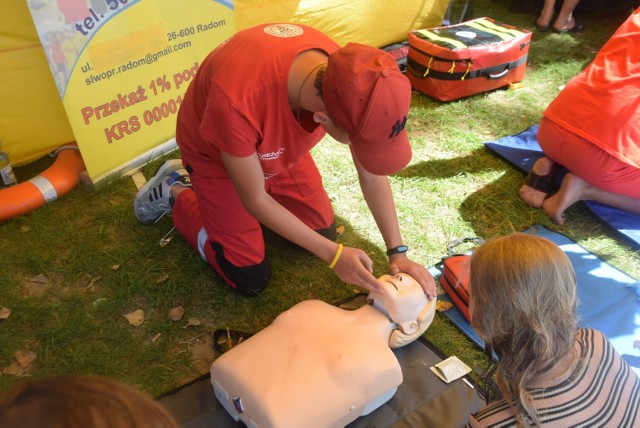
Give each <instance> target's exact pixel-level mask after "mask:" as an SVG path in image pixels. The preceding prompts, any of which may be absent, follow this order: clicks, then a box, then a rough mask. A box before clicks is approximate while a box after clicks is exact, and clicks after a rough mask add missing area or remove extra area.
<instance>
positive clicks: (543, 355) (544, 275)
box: [470, 233, 577, 424]
mask: <svg viewBox="0 0 640 428" xmlns="http://www.w3.org/2000/svg"><path fill="white" fill-rule="evenodd" d="M470 288H471V296H472V299H473V315H472V321H471V322H472V325H473V328H474V329H475V330H476V331H477V332H478V333H479V334H480V336H481V338H482V340H483V341H484V342H485V345H487V347H488V348H492V349H493V350H494V351H495V352H496V354H497V355H498V356H499V361H498V363H497V369H496V380H497V383H498V387H499V388H500V391H501V392H502V394H503V396H504V398H505V399H506V400H507V402H511V398H513V399H515V407H514V411H515V413H516V416H517V418H518V420H519V422H520V423H522V424H526V423H530V422H533V423H535V424H537V423H538V418H537V414H536V411H535V409H534V408H533V406H532V402H531V397H530V395H529V393H528V391H527V388H528V387H530V385H531V383H532V381H534V380H535V378H536V377H537V376H538V375H540V374H543V373H544V372H546V371H547V370H549V369H550V368H552V367H553V365H554V363H555V362H556V361H558V360H559V359H561V358H562V357H563V356H565V355H566V354H567V353H568V352H569V351H570V350H571V348H572V347H573V343H574V337H575V333H576V329H577V316H576V306H577V290H576V279H575V272H574V270H573V267H572V266H571V263H570V261H569V259H568V257H567V256H566V255H565V254H564V253H563V252H562V251H561V250H560V248H559V247H558V246H557V245H556V244H554V243H553V242H551V241H549V240H548V239H546V238H542V237H539V236H535V235H530V234H526V233H515V234H513V235H509V236H504V237H500V238H496V239H493V240H490V241H488V242H487V243H485V244H483V245H481V246H480V247H478V248H477V249H476V250H475V251H474V253H473V255H472V257H471V276H470ZM527 417H528V420H529V422H527Z"/></svg>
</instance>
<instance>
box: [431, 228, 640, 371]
mask: <svg viewBox="0 0 640 428" xmlns="http://www.w3.org/2000/svg"><path fill="white" fill-rule="evenodd" d="M525 232H527V233H531V234H534V235H539V236H543V237H545V238H547V239H550V240H551V241H553V242H555V243H556V244H558V246H559V247H560V248H561V249H562V251H564V252H565V254H566V255H567V256H568V257H569V260H570V261H571V264H572V265H573V268H574V270H575V271H576V277H577V282H578V299H579V303H578V317H579V324H580V326H581V327H588V328H593V329H596V330H600V331H601V332H603V333H604V334H605V335H606V336H607V337H608V338H609V340H610V341H611V343H612V344H613V347H614V348H615V349H616V350H617V351H618V353H619V354H620V355H622V356H623V358H624V359H625V360H626V361H627V362H628V363H629V365H631V366H632V367H633V368H634V370H635V371H636V373H638V374H639V375H640V349H634V347H633V342H634V340H637V339H640V298H639V296H640V294H639V291H638V289H639V288H640V282H639V281H638V280H636V279H634V278H632V277H630V276H629V275H627V274H626V273H624V272H622V271H620V270H619V269H616V268H615V267H613V266H611V265H609V264H607V263H605V262H604V261H602V260H601V259H600V258H598V257H597V256H595V255H593V254H591V253H590V252H588V251H587V250H586V249H584V248H583V247H581V246H580V245H578V244H577V243H575V242H574V241H572V240H571V239H569V238H567V237H566V236H564V235H561V234H559V233H556V232H552V231H550V230H549V229H547V228H545V227H543V226H540V225H536V226H533V227H532V228H530V229H528V230H526V231H525ZM430 271H431V273H432V274H433V275H434V277H437V276H439V275H440V270H439V268H438V267H437V266H436V267H432V268H430ZM445 299H448V297H445ZM443 314H444V315H445V316H446V317H447V318H449V320H450V321H451V322H452V323H453V324H454V325H455V326H456V327H458V328H459V329H460V330H461V331H462V332H463V333H464V334H465V335H466V336H467V337H469V339H471V340H472V341H473V342H474V343H475V344H476V345H477V346H478V347H480V348H481V349H484V344H483V342H482V340H481V339H480V337H479V336H478V335H477V334H476V332H475V331H474V330H473V328H471V324H470V323H469V322H468V321H467V320H466V318H464V316H463V315H462V313H461V312H460V311H459V310H458V309H456V308H455V307H453V308H451V309H449V310H447V311H446V312H443Z"/></svg>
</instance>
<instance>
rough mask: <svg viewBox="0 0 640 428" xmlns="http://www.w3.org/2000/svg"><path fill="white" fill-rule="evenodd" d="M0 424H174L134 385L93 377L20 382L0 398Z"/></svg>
mask: <svg viewBox="0 0 640 428" xmlns="http://www.w3.org/2000/svg"><path fill="white" fill-rule="evenodd" d="M0 426H2V427H14V428H20V427H25V428H27V427H39V426H46V427H51V428H87V427H91V428H147V427H148V428H177V427H178V424H177V422H176V421H175V420H174V419H173V418H172V417H171V416H170V415H169V413H168V412H167V410H165V408H164V407H162V405H160V404H159V403H158V402H157V401H155V400H154V399H153V398H151V397H149V396H148V395H146V394H144V393H142V392H140V391H138V390H136V389H135V388H133V387H131V386H128V385H125V384H122V383H119V382H116V381H114V380H111V379H107V378H103V377H97V376H83V375H63V376H56V377H51V378H48V379H44V380H40V381H35V382H33V381H24V382H21V383H19V384H17V385H15V386H14V387H13V388H11V389H10V390H8V391H7V392H6V393H4V394H3V395H2V397H0Z"/></svg>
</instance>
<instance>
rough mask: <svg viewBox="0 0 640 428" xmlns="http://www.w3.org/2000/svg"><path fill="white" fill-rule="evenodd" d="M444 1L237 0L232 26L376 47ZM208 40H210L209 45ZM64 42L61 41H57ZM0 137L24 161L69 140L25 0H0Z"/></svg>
mask: <svg viewBox="0 0 640 428" xmlns="http://www.w3.org/2000/svg"><path fill="white" fill-rule="evenodd" d="M448 4H449V1H445V0H411V1H406V2H402V3H401V4H399V2H381V1H375V0H323V1H320V0H271V1H266V0H236V1H235V2H234V8H235V15H236V24H237V29H238V30H241V29H244V28H247V27H250V26H252V25H256V24H258V23H262V22H295V23H301V24H307V25H310V26H313V27H315V28H318V29H319V30H321V31H323V32H325V33H327V34H328V35H330V36H331V37H332V38H334V40H336V42H338V43H339V44H340V45H344V44H346V43H347V42H358V43H364V44H368V45H372V46H378V47H382V46H385V45H388V44H391V43H395V42H399V41H402V40H405V39H406V34H407V31H408V30H410V29H413V28H427V27H433V26H437V25H440V23H441V22H442V19H443V17H444V15H445V12H446V9H447V6H448ZM212 48H213V47H212ZM63 49H64V46H63ZM0 138H2V139H3V140H4V149H5V151H7V152H8V153H9V157H10V159H11V161H12V164H13V165H14V166H15V165H21V164H25V163H29V162H31V161H33V160H35V159H38V158H40V157H42V156H43V155H45V154H46V153H49V152H51V151H53V150H54V149H55V148H57V147H59V146H61V145H63V144H66V143H69V142H72V141H74V136H73V133H72V131H71V127H70V125H69V122H68V121H67V118H66V114H65V111H64V108H63V105H62V101H61V100H60V97H59V94H58V92H57V89H56V85H55V83H54V79H53V77H52V75H51V71H50V69H49V64H48V63H47V60H46V57H45V54H44V50H43V48H42V45H41V43H40V40H39V38H38V34H37V32H36V29H35V26H34V24H33V21H32V20H31V15H30V12H29V8H28V7H27V2H26V1H25V0H5V1H2V2H0Z"/></svg>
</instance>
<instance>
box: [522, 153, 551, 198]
mask: <svg viewBox="0 0 640 428" xmlns="http://www.w3.org/2000/svg"><path fill="white" fill-rule="evenodd" d="M552 167H553V161H552V160H551V159H549V158H547V157H544V158H540V159H538V160H537V161H536V163H535V164H533V168H531V171H533V173H534V174H537V175H540V176H545V175H547V174H549V173H550V172H551V168H552ZM546 197H547V193H546V192H543V191H541V190H536V189H534V188H533V187H531V186H529V185H527V184H523V185H522V187H520V199H522V200H523V201H525V202H526V203H527V204H528V205H530V206H532V207H534V208H541V207H542V203H543V202H544V200H545V198H546Z"/></svg>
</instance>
